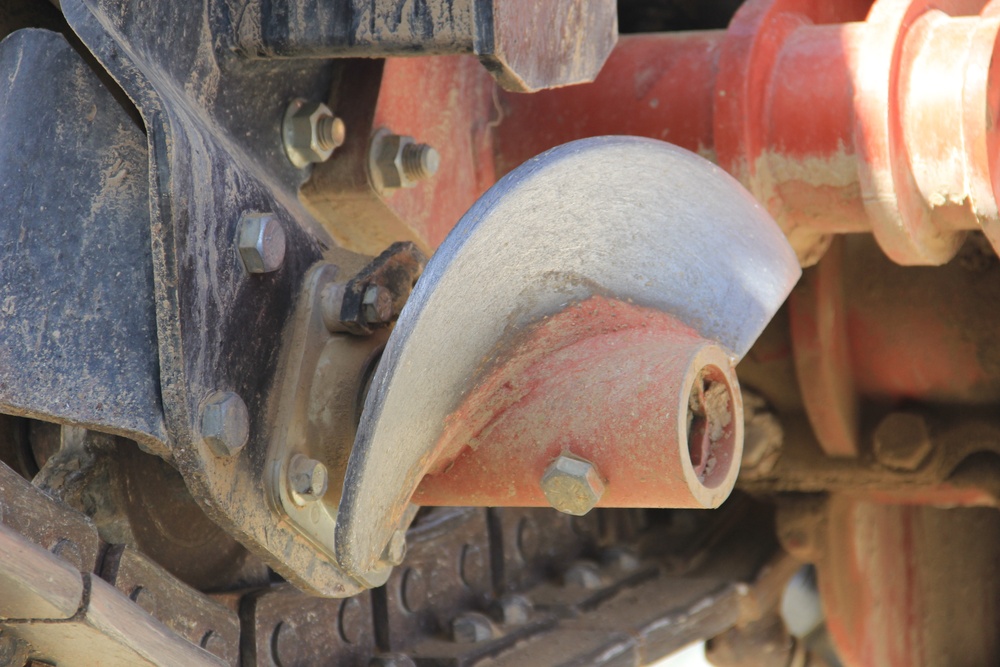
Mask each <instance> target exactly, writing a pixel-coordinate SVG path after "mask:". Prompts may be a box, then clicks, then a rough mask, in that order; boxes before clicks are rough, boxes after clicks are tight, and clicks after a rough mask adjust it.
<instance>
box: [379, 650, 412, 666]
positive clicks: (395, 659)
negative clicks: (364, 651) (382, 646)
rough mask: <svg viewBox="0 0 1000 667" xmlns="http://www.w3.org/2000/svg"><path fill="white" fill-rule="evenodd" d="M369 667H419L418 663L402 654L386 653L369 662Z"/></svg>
mask: <svg viewBox="0 0 1000 667" xmlns="http://www.w3.org/2000/svg"><path fill="white" fill-rule="evenodd" d="M368 667H417V663H415V662H413V658H411V657H410V656H408V655H404V654H402V653H385V654H383V655H376V656H375V657H374V658H372V659H371V660H369V661H368Z"/></svg>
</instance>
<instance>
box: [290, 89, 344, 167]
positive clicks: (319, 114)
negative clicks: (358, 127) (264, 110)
mask: <svg viewBox="0 0 1000 667" xmlns="http://www.w3.org/2000/svg"><path fill="white" fill-rule="evenodd" d="M281 129H282V139H283V140H284V144H285V153H286V154H287V155H288V159H289V160H291V162H292V164H294V165H295V166H296V167H298V168H299V169H302V168H304V167H308V166H309V165H310V164H313V163H315V162H326V161H327V160H328V159H330V156H331V155H333V151H335V150H336V149H337V148H338V147H339V146H341V145H342V144H343V143H344V139H345V138H346V136H347V130H346V128H345V127H344V121H342V120H341V119H339V118H337V117H336V116H334V115H333V112H332V111H331V110H330V107H328V106H326V105H325V104H323V103H322V102H307V101H306V100H301V99H299V100H293V101H292V103H291V104H289V105H288V109H287V110H286V111H285V118H284V122H283V123H282V128H281Z"/></svg>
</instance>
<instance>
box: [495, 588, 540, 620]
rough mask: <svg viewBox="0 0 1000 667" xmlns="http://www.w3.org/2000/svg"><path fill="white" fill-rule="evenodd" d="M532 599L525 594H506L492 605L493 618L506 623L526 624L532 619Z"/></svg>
mask: <svg viewBox="0 0 1000 667" xmlns="http://www.w3.org/2000/svg"><path fill="white" fill-rule="evenodd" d="M531 610H532V604H531V601H530V600H529V599H528V598H526V597H524V596H523V595H514V594H509V595H504V596H503V597H501V598H500V599H499V600H496V601H495V602H494V603H493V604H492V605H491V607H490V612H491V613H492V615H493V618H495V619H496V620H498V621H500V622H501V623H503V624H504V625H524V624H525V623H527V622H528V621H529V620H531Z"/></svg>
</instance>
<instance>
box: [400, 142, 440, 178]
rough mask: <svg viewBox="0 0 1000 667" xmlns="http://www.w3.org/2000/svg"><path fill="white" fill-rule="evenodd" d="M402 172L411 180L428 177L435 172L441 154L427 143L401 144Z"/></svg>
mask: <svg viewBox="0 0 1000 667" xmlns="http://www.w3.org/2000/svg"><path fill="white" fill-rule="evenodd" d="M402 158H403V159H402V163H403V173H404V174H405V175H406V177H407V178H408V179H410V180H411V181H419V180H423V179H425V178H430V177H431V176H433V175H434V174H435V173H437V170H438V166H439V165H440V163H441V155H440V154H439V153H438V152H437V151H436V150H434V149H433V148H432V147H430V146H428V145H427V144H407V145H406V146H403V155H402Z"/></svg>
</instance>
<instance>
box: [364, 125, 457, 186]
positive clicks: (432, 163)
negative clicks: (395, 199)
mask: <svg viewBox="0 0 1000 667" xmlns="http://www.w3.org/2000/svg"><path fill="white" fill-rule="evenodd" d="M440 164H441V155H440V154H439V153H438V152H437V151H436V150H434V148H432V147H431V146H428V145H427V144H418V143H416V142H415V141H414V139H413V137H408V136H405V135H399V134H392V133H391V132H389V131H387V130H380V131H379V132H377V133H376V134H375V136H374V137H373V138H372V144H371V149H370V157H369V168H370V170H371V172H372V175H373V176H374V178H373V180H374V181H375V186H376V188H377V189H380V190H393V189H396V188H412V187H415V186H416V185H417V182H418V181H421V180H423V179H426V178H430V177H431V176H433V175H434V174H435V173H437V170H438V167H439V166H440Z"/></svg>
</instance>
